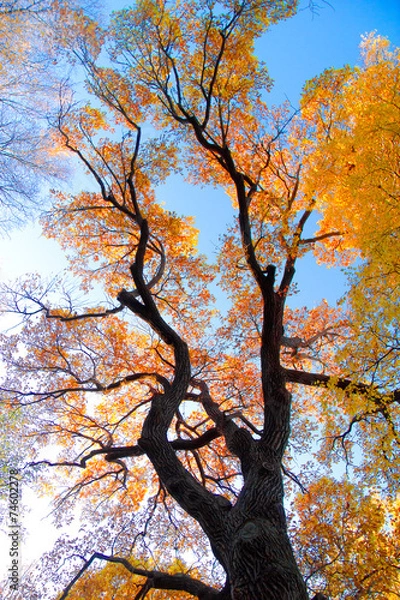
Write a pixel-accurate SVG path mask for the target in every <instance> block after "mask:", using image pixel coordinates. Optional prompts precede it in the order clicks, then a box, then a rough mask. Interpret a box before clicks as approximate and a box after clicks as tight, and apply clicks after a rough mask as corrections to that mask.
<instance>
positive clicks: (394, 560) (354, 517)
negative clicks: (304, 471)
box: [293, 477, 400, 600]
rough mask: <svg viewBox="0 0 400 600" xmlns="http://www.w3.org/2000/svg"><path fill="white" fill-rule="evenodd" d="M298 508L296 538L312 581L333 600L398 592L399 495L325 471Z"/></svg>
mask: <svg viewBox="0 0 400 600" xmlns="http://www.w3.org/2000/svg"><path fill="white" fill-rule="evenodd" d="M294 509H295V511H296V516H295V517H294V519H295V521H297V523H296V526H295V531H296V535H295V538H294V540H293V541H294V544H295V547H296V550H297V552H298V555H299V557H300V562H301V565H302V568H303V572H304V574H305V576H306V577H307V578H308V582H309V584H310V585H311V587H314V588H315V589H317V590H318V591H323V593H325V594H326V595H327V596H328V597H329V598H331V599H332V600H345V599H347V598H354V597H357V598H360V599H364V598H365V599H366V600H367V599H369V598H375V597H376V598H385V599H386V600H395V598H397V597H398V590H399V585H400V577H399V567H400V553H399V546H398V539H399V535H400V519H399V501H398V500H394V501H393V502H389V501H384V500H382V499H381V498H380V497H379V496H378V495H376V494H375V493H374V491H373V488H371V489H370V491H369V493H368V494H366V493H364V492H363V491H362V490H359V489H358V488H357V487H356V486H354V485H352V484H351V483H349V482H348V481H347V480H346V479H342V480H338V481H336V480H333V479H328V478H325V477H323V478H321V479H320V480H319V481H317V482H315V483H312V484H311V485H310V486H309V488H308V490H307V492H306V493H305V494H304V495H301V496H298V497H297V499H296V501H295V503H294Z"/></svg>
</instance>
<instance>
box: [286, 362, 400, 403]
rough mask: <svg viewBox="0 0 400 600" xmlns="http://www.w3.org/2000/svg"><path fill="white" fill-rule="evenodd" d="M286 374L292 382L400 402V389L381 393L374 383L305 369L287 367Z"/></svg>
mask: <svg viewBox="0 0 400 600" xmlns="http://www.w3.org/2000/svg"><path fill="white" fill-rule="evenodd" d="M285 375H286V379H287V381H289V382H290V383H299V384H301V385H310V386H313V387H323V388H332V389H334V388H337V389H339V390H348V391H350V392H352V393H355V394H365V395H369V396H371V398H372V399H373V400H374V401H376V402H379V401H380V400H381V401H385V402H388V401H389V402H397V403H400V390H394V391H393V392H388V393H387V394H381V393H379V391H378V390H377V388H376V387H375V386H373V385H368V384H366V383H357V382H354V381H352V380H351V379H346V378H344V377H334V376H332V375H324V374H322V373H306V372H305V371H296V370H295V369H285Z"/></svg>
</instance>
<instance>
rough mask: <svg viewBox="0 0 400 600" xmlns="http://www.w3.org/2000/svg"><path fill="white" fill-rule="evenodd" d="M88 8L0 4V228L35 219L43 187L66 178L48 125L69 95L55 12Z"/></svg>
mask: <svg viewBox="0 0 400 600" xmlns="http://www.w3.org/2000/svg"><path fill="white" fill-rule="evenodd" d="M79 5H82V6H84V5H86V6H89V5H90V2H86V3H85V2H78V3H75V2H74V0H65V1H64V0H62V1H61V2H59V1H58V0H57V1H55V0H12V1H11V2H10V1H7V0H2V1H0V34H1V43H0V208H1V213H0V228H1V229H2V230H3V231H7V230H8V229H10V228H11V227H12V226H15V225H17V226H19V225H21V224H23V223H25V222H26V220H27V218H30V217H32V216H33V215H37V213H38V210H39V208H40V207H42V206H43V201H44V197H45V194H44V192H43V188H44V186H47V187H48V186H49V184H50V182H53V183H54V182H55V181H59V180H60V179H62V178H63V177H65V175H66V171H67V169H66V164H64V165H63V164H62V154H61V153H60V152H59V149H58V148H57V147H56V145H55V144H54V143H53V142H54V140H53V139H52V136H51V133H50V127H49V120H51V117H52V116H54V114H55V113H57V111H58V107H59V99H60V96H62V95H64V94H65V93H66V92H67V91H68V86H67V80H68V77H67V72H66V65H65V63H64V64H59V63H62V61H61V60H60V58H61V57H60V55H59V53H58V52H57V43H56V39H55V37H54V34H55V29H54V23H53V20H54V17H55V11H56V9H57V12H58V10H66V9H67V8H68V7H69V9H71V8H72V7H74V6H75V7H76V6H79Z"/></svg>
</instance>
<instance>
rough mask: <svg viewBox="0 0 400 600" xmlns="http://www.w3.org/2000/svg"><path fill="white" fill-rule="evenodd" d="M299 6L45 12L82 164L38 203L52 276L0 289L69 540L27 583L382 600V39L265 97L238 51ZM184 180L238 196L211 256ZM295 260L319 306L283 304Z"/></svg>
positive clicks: (385, 423) (15, 379) (261, 81)
mask: <svg viewBox="0 0 400 600" xmlns="http://www.w3.org/2000/svg"><path fill="white" fill-rule="evenodd" d="M296 7H297V3H296V2H291V1H285V2H273V3H271V2H267V1H263V0H255V1H253V0H252V1H249V0H246V1H242V2H237V1H231V0H223V1H221V2H210V1H208V0H187V1H185V2H176V3H174V2H164V1H156V0H141V1H140V2H137V3H136V4H135V6H134V7H132V8H129V9H124V10H121V11H118V12H116V13H115V14H114V15H113V18H112V20H111V22H110V23H109V25H108V26H107V27H103V28H102V27H100V25H99V24H98V23H96V22H95V21H94V20H93V19H91V18H90V17H89V16H88V15H87V14H85V13H84V11H83V10H74V9H73V8H71V7H69V6H68V5H66V4H63V3H62V4H61V5H60V6H57V7H55V8H54V7H53V10H57V11H58V12H57V28H58V29H55V38H54V44H55V45H56V47H57V49H58V52H59V53H60V56H63V57H65V60H66V61H70V63H71V64H72V65H73V67H74V68H75V69H77V70H78V71H79V73H84V76H85V82H86V90H87V92H86V97H85V98H84V99H83V100H82V102H80V101H79V96H78V101H76V100H75V99H73V95H72V92H71V90H70V89H68V90H67V88H66V86H64V87H63V94H60V106H59V111H58V115H57V118H55V119H53V121H52V144H55V145H56V147H57V151H58V152H59V153H60V154H61V153H62V154H66V155H69V156H71V157H72V159H73V160H75V161H76V164H77V165H80V166H79V167H77V168H81V169H82V168H83V170H84V172H85V177H86V178H85V179H84V183H83V184H82V186H81V187H82V189H78V187H79V186H80V182H81V179H82V178H81V177H79V178H78V177H77V182H76V185H74V190H73V191H72V192H71V191H69V192H67V191H66V190H65V189H63V190H54V191H52V206H51V209H50V210H49V211H48V212H46V213H45V214H44V215H43V218H42V225H43V231H44V233H45V235H46V236H48V237H49V238H54V239H55V240H57V241H58V242H59V243H60V244H61V246H62V247H63V248H64V249H65V252H66V254H67V255H68V260H69V267H68V272H67V273H66V274H65V275H63V276H59V277H57V278H55V279H54V280H53V281H50V282H45V281H43V280H42V279H41V278H40V276H39V275H27V277H26V278H25V279H24V280H22V281H19V282H17V283H16V284H15V285H7V286H4V289H3V307H4V310H5V311H8V312H10V313H14V314H17V315H18V317H20V322H19V325H18V327H17V328H16V329H14V330H13V331H8V332H7V333H6V334H4V335H3V336H2V338H1V356H2V361H3V364H4V366H5V373H6V374H5V376H4V378H3V381H2V383H1V390H2V399H3V403H4V406H5V408H6V410H7V411H10V414H14V412H13V411H16V410H17V411H18V415H19V416H18V419H19V427H20V428H21V429H23V432H24V435H25V436H27V437H28V439H29V444H30V447H29V450H26V451H25V454H26V456H24V457H23V460H24V462H26V463H29V466H28V467H27V468H28V472H29V473H30V474H31V476H32V477H36V478H37V481H38V487H39V488H41V489H42V490H44V492H45V493H46V494H48V493H50V490H51V493H53V492H54V503H55V506H56V508H57V510H58V513H56V514H58V515H59V516H58V519H60V522H61V521H63V520H64V519H66V515H69V518H70V519H71V520H73V519H78V517H79V518H80V529H79V533H78V534H77V536H76V537H75V539H72V538H69V537H68V536H66V535H63V536H61V537H60V539H59V541H58V543H57V545H56V547H55V548H54V551H53V553H51V554H50V555H49V556H47V557H45V558H44V559H43V561H42V564H41V566H37V567H36V575H35V572H34V575H33V576H32V577H30V580H29V581H28V580H26V581H24V586H25V591H22V592H21V593H22V595H21V598H22V597H24V598H26V597H28V596H29V594H31V595H30V596H29V597H32V598H34V597H42V598H45V597H49V598H50V597H51V598H55V597H57V598H58V599H61V598H62V599H63V600H64V598H71V599H75V600H77V599H78V598H83V597H84V598H99V597H102V598H103V597H104V598H110V600H111V598H113V599H115V600H124V599H128V598H137V599H139V598H144V597H145V596H146V597H149V598H154V599H156V598H171V597H173V598H190V597H198V598H203V599H209V598H220V599H221V600H224V599H228V598H234V599H235V600H240V599H250V598H252V599H256V598H257V599H258V600H264V599H267V598H268V599H271V600H272V599H274V600H278V599H279V600H284V599H286V598H287V599H293V600H294V599H296V600H300V599H304V600H305V599H307V598H309V594H311V595H314V594H316V593H317V592H320V593H323V594H325V595H326V596H327V597H329V598H332V600H333V599H336V598H337V599H345V598H350V597H354V598H355V597H356V598H385V599H388V600H392V599H393V600H394V599H395V598H397V597H398V591H396V590H398V588H399V583H400V580H399V568H400V562H399V559H400V556H399V550H398V544H396V539H397V538H398V535H399V533H400V532H399V518H398V497H397V496H396V493H397V487H398V482H399V469H398V446H399V429H398V427H399V398H400V390H399V389H398V388H397V385H398V384H397V371H398V367H399V322H398V307H399V289H400V280H399V261H398V249H399V231H400V211H399V202H398V199H399V173H398V165H399V158H400V156H399V154H400V153H399V134H400V125H399V124H400V114H399V81H400V71H399V51H398V50H397V49H391V48H390V45H389V42H388V41H387V40H385V39H383V38H381V37H379V36H378V35H375V34H374V35H370V36H366V37H365V38H364V39H363V41H362V44H361V53H362V64H360V66H358V67H355V68H350V67H346V68H343V69H341V70H333V69H331V70H327V71H326V72H324V73H323V74H322V75H320V76H319V77H317V78H316V79H314V80H313V81H310V82H308V83H307V84H306V85H305V88H304V92H303V95H302V98H301V104H300V108H299V110H298V111H297V112H295V113H294V114H293V111H292V109H291V107H289V106H286V105H284V106H281V107H271V106H269V104H268V93H267V92H268V89H269V88H270V86H271V85H272V84H271V81H270V78H269V76H268V71H267V69H266V67H265V66H264V65H263V64H262V63H260V61H259V60H258V58H257V55H256V53H255V50H254V48H255V42H256V40H257V39H258V38H259V37H260V36H261V35H263V34H264V33H265V31H266V29H267V28H268V26H269V25H271V24H272V23H274V22H276V21H278V20H280V19H284V18H288V17H290V16H292V15H293V14H294V13H295V11H296ZM71 85H72V84H71ZM79 89H80V94H82V95H83V93H82V90H81V88H78V90H79ZM88 95H89V96H90V100H89V101H88V97H87V96H88ZM179 177H185V178H186V179H187V180H188V181H189V182H191V183H192V184H193V185H197V184H204V185H206V187H205V188H204V194H207V190H208V188H207V185H208V184H211V185H213V186H215V187H218V188H220V189H221V192H223V193H221V199H220V202H221V203H224V202H231V203H232V206H233V210H234V215H235V216H234V220H233V222H232V224H231V225H230V226H228V227H224V224H223V223H222V224H221V243H220V248H219V252H218V256H217V258H216V261H215V263H213V262H212V257H210V256H207V257H206V256H204V255H201V254H200V253H199V252H198V249H197V243H198V231H197V229H196V221H195V218H194V217H191V216H189V215H180V214H177V212H175V211H174V210H173V209H172V208H171V207H169V206H168V204H166V203H164V202H163V197H162V192H161V191H160V190H162V186H161V184H163V183H165V182H168V184H169V185H171V186H174V182H176V181H177V178H179ZM83 188H84V189H83ZM218 216H219V212H218V207H217V206H216V207H215V211H214V213H213V214H210V219H213V220H216V219H218ZM306 255H307V256H310V257H311V256H314V257H315V259H316V260H317V261H318V262H320V263H325V264H327V265H329V266H331V267H338V266H341V267H344V268H346V274H347V281H348V283H347V288H346V292H345V295H344V296H343V297H342V298H341V300H340V301H339V302H338V304H337V305H334V306H330V305H329V304H328V302H327V301H326V300H323V301H322V302H320V303H319V304H318V305H313V306H308V307H305V306H300V305H299V303H298V302H297V301H296V293H295V291H296V289H295V285H294V281H295V280H294V277H295V265H296V263H297V262H298V261H300V260H302V259H303V258H304V257H305V256H306ZM312 277H313V275H312V273H311V274H310V281H309V282H302V281H296V286H299V287H300V289H301V288H302V286H304V285H306V284H307V283H310V285H311V287H312V286H315V285H317V283H316V282H315V281H312ZM332 277H333V278H335V270H334V269H332ZM15 429H18V426H16V427H15ZM39 484H40V485H39ZM284 488H285V492H286V496H285V507H284V504H283V503H284V495H283V489H284ZM285 509H286V510H287V519H286V517H285ZM77 511H80V515H78V514H77ZM61 563H62V564H63V567H62V568H60V569H59V568H58V565H59V564H61ZM43 572H45V573H47V576H46V579H45V580H44V579H43V574H42V573H43ZM49 573H51V576H50V575H49ZM53 584H54V585H55V588H53V587H52V586H53ZM24 594H25V595H24ZM34 594H39V596H35V595H34ZM57 594H58V595H57Z"/></svg>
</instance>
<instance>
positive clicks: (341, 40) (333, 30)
mask: <svg viewBox="0 0 400 600" xmlns="http://www.w3.org/2000/svg"><path fill="white" fill-rule="evenodd" d="M105 4H106V3H105ZM318 4H319V5H320V8H319V9H318V12H317V13H314V14H313V13H311V12H310V11H309V10H302V11H300V13H299V14H298V15H297V16H296V17H294V18H293V19H291V20H289V21H286V22H283V23H280V24H278V25H276V26H274V27H273V28H272V29H271V31H270V32H269V34H267V35H266V36H265V37H264V38H263V39H262V40H261V41H260V42H259V44H258V50H259V52H260V55H261V56H262V58H263V59H264V60H265V62H266V63H267V66H268V67H269V70H270V75H271V76H272V77H273V79H274V80H275V89H274V91H273V93H272V94H271V98H272V100H273V102H274V103H278V102H280V101H282V100H284V99H285V98H288V99H289V100H290V101H291V102H292V103H293V104H294V105H296V104H297V102H298V98H299V94H300V91H301V88H302V86H303V84H304V82H305V81H306V80H307V79H309V78H311V77H313V76H315V75H317V74H319V73H320V72H321V71H322V70H323V69H325V68H327V67H341V66H342V65H344V64H350V65H352V64H355V63H356V62H357V60H358V45H359V42H360V37H361V35H362V34H364V33H367V32H370V31H373V30H377V32H378V33H379V34H381V35H384V36H387V37H388V38H389V39H390V40H391V41H392V43H393V44H395V45H400V0H331V2H330V4H328V3H327V2H323V0H318ZM108 5H109V6H110V7H111V8H117V7H119V6H120V5H122V3H119V2H113V1H111V0H109V2H108ZM160 199H162V200H164V201H165V202H166V204H167V206H168V207H170V208H171V209H173V210H178V211H185V212H187V213H189V214H195V215H196V219H197V226H198V227H199V228H200V229H201V230H202V233H201V238H200V248H201V250H202V251H207V252H212V250H213V248H216V247H217V245H218V235H219V234H220V233H222V231H221V223H222V227H223V225H224V223H226V222H228V221H229V220H230V219H231V208H230V203H229V200H228V198H225V197H221V193H218V192H217V191H215V190H212V189H209V188H206V189H201V188H195V189H193V188H191V187H189V186H188V185H187V184H184V183H182V182H176V181H173V182H170V183H169V185H167V186H163V187H162V189H160ZM217 203H218V207H219V208H218V213H219V215H218V216H219V219H216V218H213V219H212V220H211V219H210V216H209V215H210V209H211V208H212V209H213V210H214V211H215V208H216V205H217ZM63 266H64V264H63V255H62V252H61V251H60V250H59V249H58V247H57V246H56V244H55V243H54V242H49V241H46V240H44V239H43V238H41V237H40V229H39V227H38V226H29V227H27V228H26V229H25V230H23V231H17V232H12V233H11V236H10V238H9V239H3V240H0V279H2V280H9V279H12V278H14V277H16V276H19V275H22V274H23V273H25V272H29V271H35V272H44V273H55V272H57V271H59V270H60V269H62V268H63ZM298 279H299V281H300V282H301V284H303V283H306V284H307V283H309V284H310V287H311V292H312V293H313V294H315V298H316V299H318V296H320V295H321V294H322V295H331V296H335V295H337V293H338V291H340V287H341V285H342V282H341V278H340V274H338V275H337V276H333V277H332V271H330V272H327V271H326V270H325V269H322V268H321V269H317V270H315V271H313V281H312V283H311V282H310V280H309V279H308V282H307V279H306V269H305V268H304V266H302V265H301V264H300V267H299V268H298ZM316 287H318V288H319V289H320V290H321V294H319V293H318V291H317V290H316V289H315V288H316ZM312 288H314V289H312ZM302 298H304V300H306V299H308V297H307V296H303V297H302ZM35 518H38V517H35ZM28 528H29V529H30V530H31V532H32V537H31V539H30V547H29V548H27V549H26V553H25V554H24V556H25V557H26V558H28V557H30V556H32V555H33V553H34V552H35V553H36V554H38V553H40V551H41V550H42V547H43V546H41V545H40V543H41V542H45V538H46V536H45V535H43V531H45V529H43V523H40V522H39V521H38V522H37V529H38V530H40V533H38V531H35V532H34V529H35V525H34V523H33V522H32V520H31V521H29V525H28ZM49 531H50V529H49ZM1 546H2V539H1V537H0V547H1ZM3 547H4V550H5V551H7V548H8V546H7V547H6V546H5V545H4V544H3ZM0 563H2V565H4V567H6V566H7V564H8V559H7V555H5V556H4V557H3V556H2V553H1V552H0ZM1 575H2V572H0V579H1Z"/></svg>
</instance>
